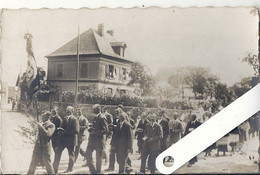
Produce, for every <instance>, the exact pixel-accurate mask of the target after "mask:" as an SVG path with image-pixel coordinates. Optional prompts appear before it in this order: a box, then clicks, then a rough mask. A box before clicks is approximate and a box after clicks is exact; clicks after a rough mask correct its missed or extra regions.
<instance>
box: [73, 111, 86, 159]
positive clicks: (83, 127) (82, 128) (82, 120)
mask: <svg viewBox="0 0 260 175" xmlns="http://www.w3.org/2000/svg"><path fill="white" fill-rule="evenodd" d="M77 119H78V121H79V134H78V145H77V146H76V149H75V162H76V161H77V158H78V155H79V150H80V145H81V144H82V142H83V141H84V140H86V139H87V135H86V132H85V131H86V129H87V128H88V119H87V118H86V117H85V116H84V115H83V114H82V110H81V109H80V108H78V113H77Z"/></svg>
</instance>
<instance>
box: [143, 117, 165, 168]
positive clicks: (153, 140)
mask: <svg viewBox="0 0 260 175" xmlns="http://www.w3.org/2000/svg"><path fill="white" fill-rule="evenodd" d="M155 118H156V117H155V115H154V114H149V116H148V119H149V121H150V123H148V124H147V125H146V126H145V130H144V137H143V141H144V145H143V147H144V149H143V153H142V154H141V169H140V172H141V173H145V165H146V159H147V157H148V156H149V159H148V168H149V169H150V171H151V173H154V172H155V170H156V167H155V159H156V157H157V156H158V154H159V151H160V139H161V138H163V131H162V127H161V126H160V125H159V124H158V123H157V122H156V121H155Z"/></svg>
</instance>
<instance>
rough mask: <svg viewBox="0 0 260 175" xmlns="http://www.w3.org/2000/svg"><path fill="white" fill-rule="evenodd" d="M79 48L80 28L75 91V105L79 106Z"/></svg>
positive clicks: (78, 44) (78, 43)
mask: <svg viewBox="0 0 260 175" xmlns="http://www.w3.org/2000/svg"><path fill="white" fill-rule="evenodd" d="M79 46H80V36H79V27H78V42H77V61H76V87H75V88H76V89H75V105H77V104H78V88H79V85H78V81H79Z"/></svg>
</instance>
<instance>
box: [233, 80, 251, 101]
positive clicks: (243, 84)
mask: <svg viewBox="0 0 260 175" xmlns="http://www.w3.org/2000/svg"><path fill="white" fill-rule="evenodd" d="M250 88H251V77H246V78H243V79H242V80H241V81H240V82H238V83H236V84H234V85H233V86H232V87H231V89H232V90H233V91H234V93H235V95H236V97H237V98H238V97H240V96H241V95H243V94H245V93H246V92H247V91H249V90H250Z"/></svg>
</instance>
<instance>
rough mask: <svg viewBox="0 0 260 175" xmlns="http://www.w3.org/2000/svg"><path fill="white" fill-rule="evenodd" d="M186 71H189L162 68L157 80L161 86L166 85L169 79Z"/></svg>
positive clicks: (156, 76)
mask: <svg viewBox="0 0 260 175" xmlns="http://www.w3.org/2000/svg"><path fill="white" fill-rule="evenodd" d="M184 69H187V67H168V68H165V67H162V68H159V69H158V71H157V74H156V75H155V78H156V80H157V81H158V83H159V84H161V85H165V84H167V83H168V78H169V77H170V76H171V75H173V74H177V73H179V72H180V71H182V70H184Z"/></svg>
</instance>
